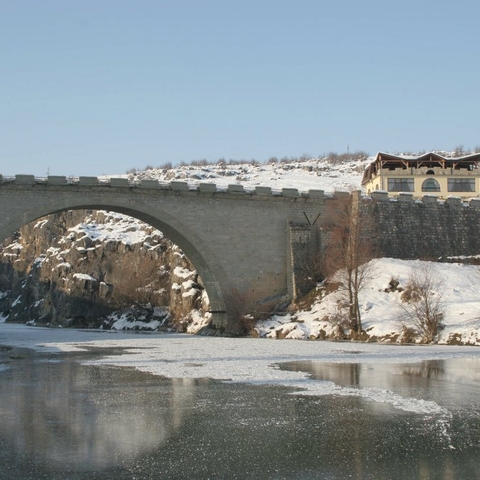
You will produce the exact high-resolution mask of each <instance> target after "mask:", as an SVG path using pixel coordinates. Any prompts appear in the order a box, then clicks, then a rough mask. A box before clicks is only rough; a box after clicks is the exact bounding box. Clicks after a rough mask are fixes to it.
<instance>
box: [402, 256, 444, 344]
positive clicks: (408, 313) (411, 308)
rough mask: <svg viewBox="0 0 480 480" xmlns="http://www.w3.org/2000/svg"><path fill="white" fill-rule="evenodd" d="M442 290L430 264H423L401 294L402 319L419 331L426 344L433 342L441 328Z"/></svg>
mask: <svg viewBox="0 0 480 480" xmlns="http://www.w3.org/2000/svg"><path fill="white" fill-rule="evenodd" d="M443 288H444V285H443V282H442V280H440V279H438V278H437V277H436V276H435V271H434V269H433V267H432V265H431V263H429V262H424V263H423V264H422V265H421V266H420V267H418V268H416V269H414V270H413V271H412V273H411V274H410V276H409V278H408V283H407V286H406V288H405V290H404V291H403V292H402V296H401V300H402V301H403V302H404V304H402V305H401V307H402V310H403V312H404V317H405V318H406V319H407V320H409V321H410V322H411V323H412V324H413V326H414V327H415V328H416V329H417V330H418V331H419V333H420V335H421V337H422V340H423V341H424V342H426V343H432V342H434V341H435V340H436V338H437V335H438V333H439V331H440V330H441V329H442V328H443V325H442V320H443V317H444V313H445V304H444V302H443Z"/></svg>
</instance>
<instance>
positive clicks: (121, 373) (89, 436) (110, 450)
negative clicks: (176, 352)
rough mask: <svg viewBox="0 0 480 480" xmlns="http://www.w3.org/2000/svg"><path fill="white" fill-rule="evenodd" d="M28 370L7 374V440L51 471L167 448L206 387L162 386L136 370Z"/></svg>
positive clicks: (0, 406) (1, 412)
mask: <svg viewBox="0 0 480 480" xmlns="http://www.w3.org/2000/svg"><path fill="white" fill-rule="evenodd" d="M22 367H23V368H12V369H10V370H9V371H8V372H4V374H3V375H8V377H9V381H8V383H5V382H2V383H1V384H0V385H1V386H0V399H1V403H0V416H1V417H2V419H3V420H4V421H2V434H3V435H8V437H9V438H10V441H12V442H13V443H14V447H15V449H17V450H20V451H23V452H24V453H26V454H27V455H28V456H30V457H32V458H35V459H36V460H37V461H41V462H42V463H48V464H49V465H51V466H52V467H53V468H57V467H59V466H62V465H63V464H64V463H65V462H66V461H68V462H69V464H70V468H73V469H76V468H79V469H84V468H85V467H86V466H88V468H91V469H97V468H100V467H108V466H109V465H115V464H117V463H118V462H119V459H121V458H122V457H123V456H130V455H132V452H135V454H141V453H142V452H144V451H149V450H151V449H152V448H154V447H158V446H159V445H162V444H164V443H165V442H166V440H168V438H169V437H170V436H171V435H172V434H173V433H174V432H175V430H177V429H178V428H180V426H181V425H182V423H183V422H184V421H185V418H186V417H188V411H189V410H188V407H189V406H190V405H191V404H192V402H194V395H195V385H196V384H198V383H199V382H202V381H206V380H191V379H175V380H171V381H169V382H168V385H158V382H156V381H155V380H156V379H155V378H152V377H150V376H148V375H143V378H142V375H140V376H139V375H138V373H137V372H135V371H133V370H122V369H114V368H109V369H105V368H98V367H90V368H82V367H80V365H78V364H76V363H74V362H62V363H60V364H58V363H55V364H51V365H48V364H47V365H46V364H45V363H43V362H42V363H39V362H33V361H28V362H26V364H24V365H23V366H22ZM139 377H140V378H139ZM4 387H6V388H8V392H5V391H4ZM5 420H6V421H5Z"/></svg>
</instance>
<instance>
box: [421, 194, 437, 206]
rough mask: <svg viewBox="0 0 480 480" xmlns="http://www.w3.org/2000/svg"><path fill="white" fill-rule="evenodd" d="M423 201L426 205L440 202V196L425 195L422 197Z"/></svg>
mask: <svg viewBox="0 0 480 480" xmlns="http://www.w3.org/2000/svg"><path fill="white" fill-rule="evenodd" d="M422 202H423V203H425V204H426V205H431V204H433V203H438V198H437V196H436V195H424V196H423V197H422Z"/></svg>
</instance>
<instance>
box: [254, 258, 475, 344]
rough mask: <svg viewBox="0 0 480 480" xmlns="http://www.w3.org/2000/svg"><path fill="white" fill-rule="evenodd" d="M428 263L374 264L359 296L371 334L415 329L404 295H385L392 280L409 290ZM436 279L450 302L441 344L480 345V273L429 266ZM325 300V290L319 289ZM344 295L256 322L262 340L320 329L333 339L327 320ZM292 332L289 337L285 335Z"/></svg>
mask: <svg viewBox="0 0 480 480" xmlns="http://www.w3.org/2000/svg"><path fill="white" fill-rule="evenodd" d="M425 263H426V262H422V261H420V260H399V259H393V258H382V259H378V260H375V261H374V268H373V271H372V278H371V279H369V282H368V283H367V285H366V287H365V288H364V289H363V290H362V291H361V292H360V308H361V314H362V325H363V328H364V330H366V331H367V332H368V334H369V335H370V336H376V337H385V336H391V337H395V336H398V335H400V334H401V332H402V326H403V324H406V325H407V326H412V325H411V323H409V322H408V321H407V320H405V318H404V310H403V309H402V302H401V299H400V292H388V293H387V292H385V289H386V288H387V287H388V285H389V282H390V280H391V279H392V278H396V279H397V280H398V281H399V282H400V286H405V285H406V283H407V281H408V278H409V276H410V274H411V272H413V271H415V270H418V269H420V268H421V267H422V265H423V264H425ZM428 263H429V264H430V265H431V266H432V269H433V272H434V275H435V278H438V279H440V280H442V281H443V288H442V292H439V293H441V295H442V298H443V302H444V304H445V316H444V319H443V323H444V325H445V328H444V329H443V330H442V331H441V332H440V335H439V338H438V343H447V342H448V341H449V340H451V338H452V336H453V335H455V334H456V335H457V338H458V339H461V341H462V342H464V343H466V344H470V345H480V296H479V294H478V289H479V286H480V269H479V267H477V266H474V265H464V264H460V263H436V262H428ZM319 296H320V291H319ZM341 298H342V292H341V291H340V290H337V291H335V292H332V293H330V294H328V295H326V296H325V297H324V298H322V299H319V300H317V301H316V302H315V303H314V304H313V305H312V307H311V308H310V309H309V310H303V311H298V312H295V313H292V314H288V315H285V316H279V315H275V316H273V317H271V318H269V319H267V320H265V321H261V322H258V323H257V326H256V330H257V332H258V334H259V335H260V336H262V337H267V338H277V337H278V336H279V334H280V333H281V332H283V335H282V336H285V338H287V339H308V338H310V337H311V336H313V337H318V335H319V332H320V330H322V329H323V331H324V332H325V333H326V334H327V335H333V334H334V330H335V325H334V324H333V323H332V322H330V321H328V320H326V319H325V318H326V317H332V316H334V315H335V313H336V312H337V311H338V302H339V301H340V300H341ZM286 332H288V333H286Z"/></svg>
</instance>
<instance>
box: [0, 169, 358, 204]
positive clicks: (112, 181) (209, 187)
mask: <svg viewBox="0 0 480 480" xmlns="http://www.w3.org/2000/svg"><path fill="white" fill-rule="evenodd" d="M10 183H14V184H16V185H22V186H23V185H25V186H27V185H31V186H34V185H38V184H41V185H47V186H53V187H59V186H66V185H80V186H85V187H97V186H98V187H105V186H109V187H113V188H117V187H118V188H141V189H161V190H174V191H177V192H188V191H190V192H192V191H193V192H195V191H197V192H201V193H210V194H215V193H229V194H235V195H239V194H247V195H261V196H276V197H288V198H297V197H307V198H315V199H322V198H325V197H326V196H328V194H325V192H324V191H323V190H316V189H310V190H308V191H305V192H304V191H299V189H298V188H289V187H283V188H276V189H274V188H272V187H268V186H264V185H257V186H255V187H245V186H244V185H242V184H239V183H235V184H229V185H227V186H220V185H217V184H215V183H207V182H200V183H191V184H190V183H188V182H186V181H180V180H172V181H171V182H163V181H159V180H154V179H142V180H137V181H132V180H129V179H128V178H125V177H91V176H80V177H67V176H64V175H48V176H47V177H35V176H34V175H24V174H17V175H15V176H3V175H2V174H0V187H1V185H2V184H10ZM338 195H349V193H348V192H335V196H338Z"/></svg>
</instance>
